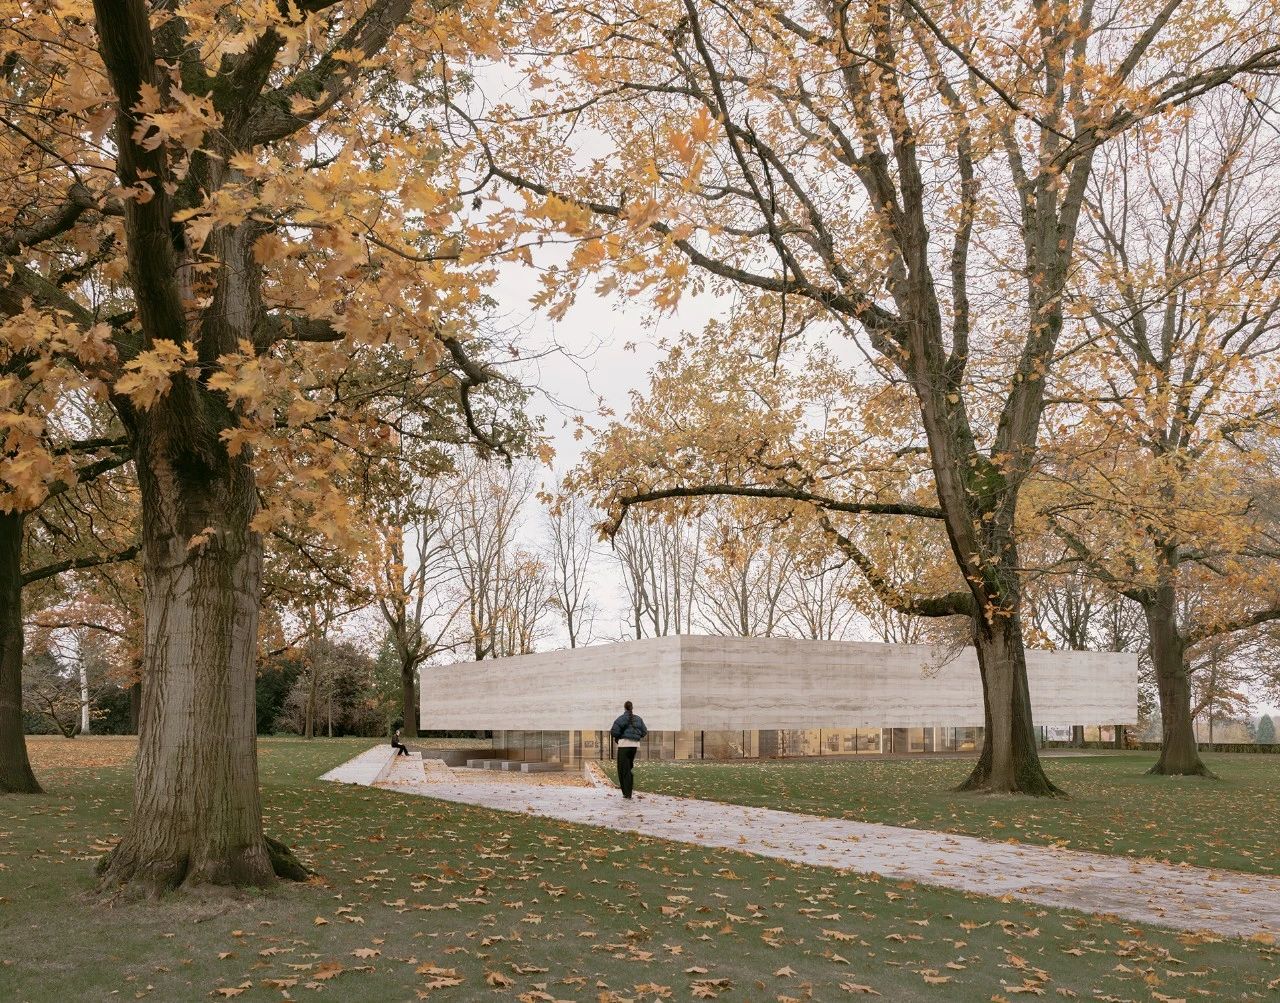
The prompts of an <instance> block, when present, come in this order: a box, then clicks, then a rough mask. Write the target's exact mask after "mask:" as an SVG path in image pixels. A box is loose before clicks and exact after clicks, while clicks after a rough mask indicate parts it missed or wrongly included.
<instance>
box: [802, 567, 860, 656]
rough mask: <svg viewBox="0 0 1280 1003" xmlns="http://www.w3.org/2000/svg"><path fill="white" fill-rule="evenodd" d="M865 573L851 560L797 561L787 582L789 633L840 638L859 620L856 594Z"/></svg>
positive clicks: (848, 633) (825, 638) (818, 639)
mask: <svg viewBox="0 0 1280 1003" xmlns="http://www.w3.org/2000/svg"><path fill="white" fill-rule="evenodd" d="M861 582H862V573H861V572H860V571H859V570H858V569H857V567H856V566H854V564H853V563H852V562H850V561H844V562H842V563H839V564H823V565H821V566H820V567H818V568H817V569H809V568H805V567H804V566H803V565H802V564H799V563H798V564H797V565H796V567H795V569H794V570H793V571H792V573H791V575H790V576H788V578H787V580H786V582H785V583H784V584H785V590H786V613H785V614H784V620H785V623H786V628H787V632H788V633H792V634H795V635H797V636H799V637H803V638H807V639H809V640H811V641H839V640H844V639H845V638H847V637H849V635H850V633H851V632H852V631H853V628H854V626H855V625H856V624H857V623H858V620H859V616H860V614H859V612H858V607H857V606H856V605H855V604H854V602H853V598H852V597H853V595H854V593H855V592H856V591H857V590H858V588H859V586H860V585H861Z"/></svg>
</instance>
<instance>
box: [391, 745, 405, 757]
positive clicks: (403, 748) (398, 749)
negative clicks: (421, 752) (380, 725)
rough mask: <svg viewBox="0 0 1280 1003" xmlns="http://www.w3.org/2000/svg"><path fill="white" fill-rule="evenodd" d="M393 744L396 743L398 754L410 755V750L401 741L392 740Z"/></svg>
mask: <svg viewBox="0 0 1280 1003" xmlns="http://www.w3.org/2000/svg"><path fill="white" fill-rule="evenodd" d="M391 744H392V745H394V746H395V747H396V755H397V756H407V755H409V750H408V748H407V747H406V746H403V745H401V744H400V743H399V742H392V743H391Z"/></svg>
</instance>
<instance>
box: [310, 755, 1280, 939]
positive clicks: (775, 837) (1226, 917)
mask: <svg viewBox="0 0 1280 1003" xmlns="http://www.w3.org/2000/svg"><path fill="white" fill-rule="evenodd" d="M335 772H336V771H335ZM447 777H448V779H446V772H442V771H441V770H438V769H428V770H427V771H426V772H424V770H423V765H422V761H421V760H419V759H418V758H417V757H416V756H415V757H414V758H413V759H401V760H399V761H398V762H396V763H393V764H392V766H391V769H390V770H389V771H388V773H387V775H386V776H385V777H384V778H383V779H382V781H381V782H380V783H379V786H381V787H387V788H390V789H393V790H400V791H404V792H407V793H412V794H420V795H423V796H425V797H431V798H439V799H441V800H444V801H453V802H457V803H460V804H469V805H479V806H481V807H485V808H493V809H496V810H497V811H509V812H519V813H528V814H534V815H539V816H543V817H545V818H554V819H560V820H562V821H565V822H578V823H581V824H583V825H596V826H603V827H605V828H609V829H616V830H619V831H623V832H637V833H643V834H645V835H647V836H656V837H659V838H662V839H670V840H675V841H678V842H683V843H693V844H696V845H698V846H714V847H721V848H723V849H726V850H734V851H739V852H747V853H753V854H758V855H760V856H764V857H777V858H779V859H782V860H790V861H795V862H797V863H802V864H809V865H812V866H816V867H832V868H838V869H846V870H851V871H859V872H863V873H871V872H874V873H877V874H881V875H885V876H887V877H893V878H899V879H906V880H910V881H920V882H923V883H925V884H930V885H939V886H941V887H944V888H956V889H960V890H962V891H967V892H976V893H977V894H980V895H992V896H1003V895H1011V896H1013V897H1014V898H1017V899H1024V900H1026V901H1029V902H1035V903H1039V904H1041V905H1048V906H1059V907H1062V908H1067V909H1076V910H1080V911H1083V912H1090V913H1102V914H1111V915H1114V916H1118V917H1121V918H1123V919H1128V920H1134V921H1138V922H1143V923H1154V924H1157V925H1160V926H1167V927H1173V928H1175V929H1180V930H1191V931H1209V932H1213V933H1217V934H1223V935H1227V936H1241V937H1249V936H1255V935H1260V936H1263V937H1266V936H1273V937H1280V878H1274V877H1264V876H1262V875H1255V874H1243V873H1240V872H1238V871H1225V870H1208V869H1205V868H1199V867H1190V866H1170V865H1167V864H1156V863H1141V862H1139V861H1136V860H1132V859H1129V858H1126V857H1119V856H1108V855H1105V854H1099V853H1083V852H1081V851H1078V850H1063V849H1057V848H1055V847H1047V846H1030V845H1026V844H1021V845H1011V844H1008V843H999V842H993V841H991V840H986V839H978V838H976V837H973V836H955V835H950V834H948V833H942V832H931V831H927V830H921V829H905V828H901V827H898V826H890V825H877V824H874V823H868V822H852V821H849V820H847V819H834V818H822V817H820V816H816V815H800V814H796V813H794V812H785V811H774V810H772V809H768V808H746V807H741V806H738V805H726V804H719V803H716V802H712V801H698V800H694V799H691V798H677V797H667V796H664V795H659V794H643V795H642V796H641V797H640V798H639V799H638V800H634V801H632V802H630V803H628V802H626V801H624V800H622V797H621V796H620V795H619V794H618V792H617V791H616V790H613V789H612V788H597V787H538V786H531V785H529V784H515V783H495V782H486V783H484V784H478V783H477V784H470V783H466V782H463V781H460V780H458V779H457V775H456V774H455V773H454V772H452V771H447Z"/></svg>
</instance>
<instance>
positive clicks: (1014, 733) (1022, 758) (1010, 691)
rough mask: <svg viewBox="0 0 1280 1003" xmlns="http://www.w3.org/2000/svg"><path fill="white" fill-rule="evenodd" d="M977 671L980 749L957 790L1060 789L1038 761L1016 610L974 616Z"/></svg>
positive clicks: (1045, 793)
mask: <svg viewBox="0 0 1280 1003" xmlns="http://www.w3.org/2000/svg"><path fill="white" fill-rule="evenodd" d="M973 640H974V646H975V647H976V648H977V651H978V668H979V670H980V671H981V674H982V701H983V712H984V713H983V716H984V719H985V729H984V731H983V736H982V753H981V754H980V755H979V757H978V762H977V763H976V764H975V765H974V768H973V771H972V772H971V773H970V774H969V776H968V777H967V778H966V779H965V781H964V783H962V784H961V785H960V786H959V788H957V789H958V790H962V791H966V790H982V791H990V792H991V793H993V794H1033V795H1036V796H1040V797H1046V796H1054V795H1061V794H1062V791H1061V790H1059V789H1058V788H1057V787H1056V786H1054V784H1053V782H1052V781H1051V780H1050V779H1049V778H1048V777H1047V776H1046V775H1045V772H1044V769H1043V768H1042V767H1041V765H1040V756H1039V754H1038V753H1037V752H1036V733H1035V726H1034V724H1033V722H1032V716H1031V696H1030V692H1029V690H1028V687H1027V662H1026V653H1025V650H1024V649H1023V645H1022V629H1021V626H1020V624H1019V621H1018V617H1017V615H1016V614H1015V615H1012V616H1004V617H997V618H995V622H994V623H988V622H987V620H986V618H985V617H976V618H975V619H974V639H973Z"/></svg>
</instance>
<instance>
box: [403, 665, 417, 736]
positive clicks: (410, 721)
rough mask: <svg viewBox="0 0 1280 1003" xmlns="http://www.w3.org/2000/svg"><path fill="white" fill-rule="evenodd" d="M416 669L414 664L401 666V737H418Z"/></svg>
mask: <svg viewBox="0 0 1280 1003" xmlns="http://www.w3.org/2000/svg"><path fill="white" fill-rule="evenodd" d="M415 672H416V669H415V668H414V665H413V663H412V662H408V661H406V662H402V663H401V665H400V694H401V702H402V706H403V720H404V725H403V726H402V727H401V729H400V734H401V737H403V738H417V737H418V701H417V700H416V699H414V696H415V690H414V685H413V684H414V678H413V677H414V674H415Z"/></svg>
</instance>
